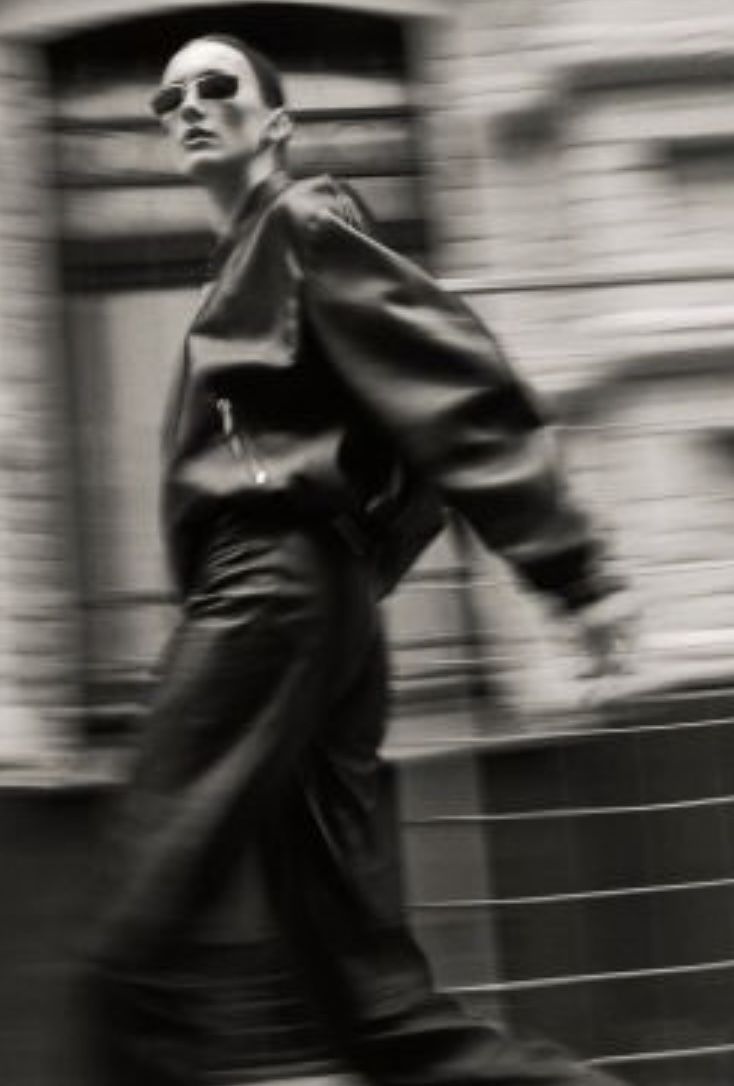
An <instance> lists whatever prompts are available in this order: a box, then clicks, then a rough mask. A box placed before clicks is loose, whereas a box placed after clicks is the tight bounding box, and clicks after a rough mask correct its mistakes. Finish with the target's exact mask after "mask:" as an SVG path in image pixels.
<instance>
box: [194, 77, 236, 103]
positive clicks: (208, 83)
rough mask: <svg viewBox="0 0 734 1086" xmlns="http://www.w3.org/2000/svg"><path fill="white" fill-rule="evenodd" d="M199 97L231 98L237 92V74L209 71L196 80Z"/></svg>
mask: <svg viewBox="0 0 734 1086" xmlns="http://www.w3.org/2000/svg"><path fill="white" fill-rule="evenodd" d="M198 88H199V96H200V97H201V98H233V97H234V96H235V94H236V93H237V76H236V75H229V73H227V72H210V73H209V74H208V75H203V76H202V77H201V79H199V80H198Z"/></svg>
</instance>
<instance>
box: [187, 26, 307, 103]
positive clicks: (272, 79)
mask: <svg viewBox="0 0 734 1086" xmlns="http://www.w3.org/2000/svg"><path fill="white" fill-rule="evenodd" d="M194 41H212V42H218V43H219V44H220V45H228V46H229V47H230V49H234V51H235V52H236V53H239V54H240V56H243V57H244V58H245V60H246V61H247V63H248V64H249V65H250V67H251V69H252V72H253V75H254V76H255V82H256V83H257V86H258V89H259V91H260V97H261V98H262V101H263V105H265V106H268V108H269V109H279V108H280V107H281V106H285V104H286V100H285V90H284V89H283V80H282V78H281V75H280V72H279V71H278V69H277V68H276V67H275V65H274V64H273V62H272V61H271V60H268V58H267V57H266V56H265V55H264V54H263V53H260V52H259V51H258V50H257V49H253V48H252V46H251V45H247V44H246V43H245V42H243V41H242V39H241V38H238V37H236V36H235V35H234V34H203V35H202V36H201V37H199V38H195V39H194Z"/></svg>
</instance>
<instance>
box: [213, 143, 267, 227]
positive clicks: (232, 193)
mask: <svg viewBox="0 0 734 1086" xmlns="http://www.w3.org/2000/svg"><path fill="white" fill-rule="evenodd" d="M278 168H279V165H278V162H277V160H276V158H275V156H274V155H273V154H272V153H270V154H267V155H262V156H257V157H255V158H253V159H251V160H250V162H248V163H247V164H246V165H245V166H244V167H243V168H242V169H241V170H238V171H232V172H230V173H227V174H222V175H219V176H217V177H211V178H207V180H206V182H205V187H206V190H207V192H208V194H209V199H210V200H211V203H212V205H213V208H214V215H215V220H216V228H217V232H218V233H219V234H225V233H226V232H227V230H228V229H229V227H230V225H231V224H232V221H233V219H234V217H235V216H236V214H237V212H238V211H239V209H240V208H241V207H242V204H243V203H244V201H245V200H246V199H247V197H248V196H249V194H250V193H251V192H252V190H253V189H254V188H255V187H256V186H257V185H259V184H260V182H261V181H265V179H266V178H268V177H270V175H271V174H273V173H275V171H276V170H277V169H278Z"/></svg>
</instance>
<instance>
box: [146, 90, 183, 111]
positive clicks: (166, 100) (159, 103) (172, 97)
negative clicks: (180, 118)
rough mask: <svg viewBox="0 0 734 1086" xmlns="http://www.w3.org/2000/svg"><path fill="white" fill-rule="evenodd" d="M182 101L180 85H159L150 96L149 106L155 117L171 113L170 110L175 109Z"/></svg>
mask: <svg viewBox="0 0 734 1086" xmlns="http://www.w3.org/2000/svg"><path fill="white" fill-rule="evenodd" d="M182 101H183V90H182V89H181V87H161V88H160V90H157V91H156V92H155V94H154V95H153V97H152V98H151V100H150V108H151V109H152V110H153V112H154V113H155V115H156V117H163V116H164V115H165V114H166V113H171V112H172V110H174V109H177V108H178V106H180V105H181V102H182Z"/></svg>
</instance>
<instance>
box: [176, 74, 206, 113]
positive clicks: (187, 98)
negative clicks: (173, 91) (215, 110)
mask: <svg viewBox="0 0 734 1086" xmlns="http://www.w3.org/2000/svg"><path fill="white" fill-rule="evenodd" d="M180 112H181V118H182V120H184V121H194V120H198V119H199V118H200V117H202V116H203V115H204V111H203V110H202V108H201V98H200V97H199V94H198V91H197V88H196V84H195V83H190V84H189V85H188V87H186V89H185V90H184V96H183V99H182V101H181V106H180Z"/></svg>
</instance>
